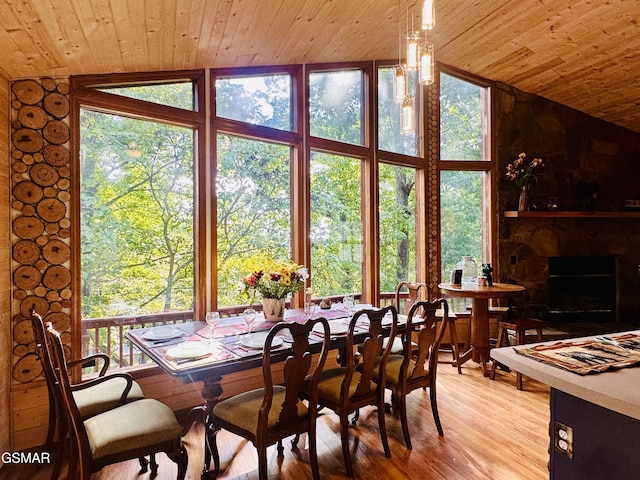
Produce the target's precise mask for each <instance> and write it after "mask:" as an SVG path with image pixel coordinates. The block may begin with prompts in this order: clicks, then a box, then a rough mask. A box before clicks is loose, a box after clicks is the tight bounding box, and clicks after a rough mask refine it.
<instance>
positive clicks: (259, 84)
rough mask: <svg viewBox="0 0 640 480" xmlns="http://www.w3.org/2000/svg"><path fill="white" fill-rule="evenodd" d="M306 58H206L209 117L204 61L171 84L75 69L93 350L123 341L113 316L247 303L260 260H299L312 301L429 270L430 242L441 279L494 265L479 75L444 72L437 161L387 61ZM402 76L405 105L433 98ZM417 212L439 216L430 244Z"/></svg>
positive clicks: (175, 316) (484, 97)
mask: <svg viewBox="0 0 640 480" xmlns="http://www.w3.org/2000/svg"><path fill="white" fill-rule="evenodd" d="M304 71H305V69H304V68H303V66H291V67H273V68H266V67H260V68H255V69H252V68H242V69H220V70H212V71H211V82H209V85H210V86H211V87H210V88H211V92H209V93H210V95H209V97H210V99H211V112H210V113H211V115H210V120H209V123H208V124H207V120H206V119H205V115H206V112H205V109H204V108H197V107H198V106H203V105H204V102H203V99H204V91H203V90H204V72H202V71H200V72H194V73H193V76H192V77H191V79H190V81H185V80H184V79H180V80H175V81H174V82H172V81H171V79H170V78H169V76H170V74H166V76H163V75H160V74H146V75H145V78H148V79H150V81H149V84H148V85H144V84H142V82H141V80H140V79H139V78H135V76H125V75H118V76H114V77H117V78H116V79H115V80H113V81H112V84H113V85H114V86H113V87H111V86H109V81H108V80H109V78H111V77H110V76H107V77H105V78H104V79H103V78H94V79H87V80H85V78H86V77H81V78H79V79H78V81H77V82H78V84H77V85H76V88H75V90H74V91H76V92H77V95H78V100H79V103H80V105H81V115H80V125H79V133H80V137H81V148H80V159H79V163H78V165H77V167H78V170H79V171H80V172H81V174H80V190H81V192H80V197H81V198H80V204H79V205H78V206H79V207H81V212H82V213H81V221H82V225H81V238H80V237H79V238H78V241H79V242H80V243H81V261H82V265H81V285H80V287H81V291H82V299H81V300H82V305H81V308H82V318H83V322H86V323H84V325H85V329H86V330H88V329H89V328H92V329H95V330H94V331H93V332H91V333H90V334H85V337H84V339H85V350H86V351H89V350H92V349H93V348H94V347H95V346H97V345H98V344H99V347H100V349H101V350H103V351H111V352H112V353H114V352H113V348H112V347H114V346H117V345H115V344H114V342H115V343H117V341H116V340H111V338H112V337H111V334H110V333H108V332H106V333H105V332H103V331H102V330H101V329H103V328H104V325H106V324H109V325H110V326H109V327H108V328H111V325H113V326H118V327H119V328H122V318H123V317H126V321H127V322H131V323H132V324H135V323H142V322H145V321H147V320H146V319H148V318H152V319H153V320H151V321H153V322H155V321H158V322H164V321H180V320H185V319H190V318H193V317H194V315H195V316H196V317H198V318H200V317H202V316H203V314H204V312H205V311H207V310H210V309H214V308H215V309H220V310H221V311H222V312H223V313H225V312H232V311H237V310H238V309H241V308H243V307H244V305H246V304H247V303H249V299H248V298H246V297H245V296H243V293H242V291H241V286H240V282H241V279H242V277H244V276H245V275H246V274H247V273H249V272H250V271H252V270H253V269H254V268H255V267H256V266H257V265H258V264H259V263H260V262H261V260H263V259H264V260H268V259H274V260H292V261H295V262H296V263H301V264H304V265H306V266H308V267H310V270H311V286H312V290H313V294H312V296H313V297H315V298H318V297H327V296H341V295H344V294H346V293H350V292H352V293H356V294H360V293H361V294H362V295H363V297H364V301H365V302H371V303H377V302H378V297H379V296H381V297H382V298H383V302H384V298H385V297H384V295H383V294H385V293H387V292H392V291H393V290H394V289H395V286H396V285H397V283H398V282H399V281H402V280H410V281H413V280H418V279H420V280H422V279H424V278H425V277H427V276H433V275H437V273H435V272H438V270H439V269H438V268H433V269H432V270H429V272H428V273H427V270H428V268H427V267H429V268H431V266H432V264H433V266H434V267H435V264H436V263H437V262H438V260H437V255H438V254H440V260H439V261H440V264H441V267H442V268H441V269H440V270H441V271H442V275H443V276H446V275H448V272H449V271H450V270H451V268H453V266H454V265H455V264H456V263H457V262H458V261H459V260H460V258H461V257H462V256H463V255H473V256H474V257H475V258H476V260H477V261H478V263H480V262H481V261H490V247H491V238H490V237H491V225H490V222H489V220H490V219H491V217H490V215H488V213H489V211H490V198H489V194H488V193H487V192H490V191H491V188H490V181H491V170H492V166H493V160H492V158H491V156H490V148H489V145H488V141H487V139H488V124H489V122H488V121H487V119H488V113H489V109H488V98H489V96H488V93H489V90H488V87H487V86H485V85H483V84H482V83H481V82H475V81H469V80H467V79H466V78H462V77H460V76H454V75H451V74H448V73H442V74H441V82H440V86H441V91H440V96H441V111H440V112H436V114H435V116H438V115H439V117H440V118H441V122H442V125H441V129H440V132H439V134H440V136H439V141H440V151H441V159H440V160H439V161H438V163H437V165H433V164H432V163H429V162H430V161H431V158H432V157H429V158H423V157H422V152H423V151H425V148H426V143H427V142H426V140H423V137H424V136H423V134H422V133H421V129H420V128H418V129H417V130H416V132H415V133H409V134H402V132H401V131H400V107H399V105H397V104H395V103H394V102H393V95H392V82H391V80H392V67H390V66H388V65H384V64H380V65H377V64H375V63H374V62H371V63H365V62H362V63H358V64H345V65H344V66H342V67H341V68H340V69H338V68H336V67H335V65H331V66H327V69H323V67H322V66H313V67H312V68H309V69H308V70H307V72H308V73H307V74H306V76H305V75H304V73H303V72H304ZM373 72H375V73H373ZM372 74H375V75H377V82H375V81H373V80H375V79H373V80H372V79H371V78H370V77H371V75H372ZM154 75H155V76H154ZM181 75H184V72H182V74H181ZM165 77H166V78H165ZM91 80H93V81H91ZM82 82H84V83H82ZM127 84H129V85H131V86H127ZM374 84H377V87H378V89H377V92H374V91H373V85H374ZM97 85H99V87H98V86H97ZM83 88H84V90H83ZM89 89H91V90H90V91H89ZM409 89H410V93H411V96H412V97H413V99H414V107H416V106H420V108H424V107H426V102H423V101H422V100H421V96H422V90H421V89H422V87H420V86H419V85H418V84H417V83H416V82H415V79H410V83H409ZM301 92H308V110H307V109H306V108H305V106H304V105H300V104H299V101H301V100H302V99H303V98H304V95H302V94H301ZM140 100H145V102H146V103H145V102H140ZM430 100H431V99H430ZM430 104H431V102H430ZM159 105H160V106H159ZM374 111H375V112H377V115H376V116H373V115H370V114H369V113H367V112H374ZM416 112H417V113H416V120H417V121H416V124H417V125H418V127H420V126H422V125H424V124H425V122H424V120H422V118H421V116H422V114H423V113H424V112H421V110H420V109H418V110H417V111H416ZM432 113H433V112H432ZM369 121H372V122H374V123H375V125H370V124H369ZM305 125H307V126H308V127H309V128H308V129H306V128H305ZM430 125H431V123H430ZM431 131H432V130H430V132H431ZM207 135H209V137H207ZM429 135H431V136H433V134H432V133H429ZM436 135H437V134H436ZM369 136H372V137H373V138H369ZM207 138H208V139H209V140H207ZM205 141H208V142H210V144H211V155H210V158H205V153H204V152H205V148H204V145H205ZM430 141H432V139H430ZM436 141H437V137H436ZM423 143H424V145H423ZM431 151H432V152H433V151H434V150H431ZM434 173H435V174H434ZM418 179H419V180H418ZM438 179H439V181H438ZM418 182H419V183H418ZM438 186H439V188H440V191H439V192H432V190H433V189H434V188H435V189H436V190H437V188H438ZM427 190H428V191H429V198H420V196H422V195H425V192H426V191H427ZM438 193H439V202H440V203H439V208H440V212H439V214H440V218H439V220H440V221H439V222H438V219H434V215H437V214H438V213H437V210H438V200H437V198H436V197H438ZM376 202H377V203H376ZM434 203H435V204H434ZM418 206H420V208H418ZM424 207H427V208H426V209H424ZM421 209H423V210H421ZM425 219H426V221H425ZM427 223H428V226H429V227H432V226H434V225H438V223H439V224H440V226H441V235H440V244H439V247H440V251H439V252H438V251H437V250H436V248H437V247H438V241H437V238H435V237H434V235H435V234H433V233H429V235H427V233H426V232H427V228H428V226H427ZM430 232H433V230H430ZM418 241H420V242H425V243H427V244H428V245H426V246H425V245H418ZM419 247H420V248H419ZM431 252H435V255H436V259H435V260H433V257H434V256H433V255H432V253H431ZM427 262H429V265H427ZM364 272H366V278H364V275H363V273H364ZM300 300H301V299H300V298H297V297H296V298H295V299H294V305H298V306H299V305H300ZM111 317H115V319H114V318H111ZM94 319H95V322H93V323H91V321H92V320H94ZM158 319H159V320H158ZM86 325H94V326H91V327H88V326H86ZM98 330H99V331H98ZM113 337H114V338H115V337H117V336H116V335H113ZM120 337H122V335H121V334H120ZM121 343H122V342H121ZM105 346H108V347H109V348H105ZM125 353H126V352H125ZM134 360H135V359H133V356H132V355H129V360H127V359H123V360H121V362H120V365H126V364H128V363H131V362H133V361H134ZM114 365H116V366H117V362H114Z"/></svg>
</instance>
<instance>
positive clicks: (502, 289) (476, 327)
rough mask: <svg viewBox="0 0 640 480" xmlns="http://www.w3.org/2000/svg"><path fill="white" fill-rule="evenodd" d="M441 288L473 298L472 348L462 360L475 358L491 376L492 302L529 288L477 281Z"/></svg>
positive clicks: (483, 371)
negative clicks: (490, 325) (483, 283)
mask: <svg viewBox="0 0 640 480" xmlns="http://www.w3.org/2000/svg"><path fill="white" fill-rule="evenodd" d="M438 288H439V289H440V291H441V292H442V294H443V295H445V296H449V297H458V298H470V299H471V317H470V322H471V338H470V342H469V349H468V350H467V351H466V352H464V353H463V354H462V355H460V357H459V358H458V362H459V363H460V365H462V364H464V363H466V362H468V361H469V360H473V361H474V362H476V363H479V364H480V367H481V368H482V373H483V375H484V376H485V377H487V376H489V367H488V361H489V301H490V300H492V299H501V298H511V297H514V296H516V295H518V294H520V293H522V292H523V291H525V287H523V286H522V285H516V284H511V283H493V284H492V285H479V284H478V283H476V282H469V283H462V284H450V283H440V284H439V285H438Z"/></svg>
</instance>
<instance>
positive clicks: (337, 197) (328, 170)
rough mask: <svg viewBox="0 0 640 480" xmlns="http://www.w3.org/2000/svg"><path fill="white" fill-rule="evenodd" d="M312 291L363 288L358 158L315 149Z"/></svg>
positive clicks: (321, 293) (328, 292)
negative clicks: (330, 153)
mask: <svg viewBox="0 0 640 480" xmlns="http://www.w3.org/2000/svg"><path fill="white" fill-rule="evenodd" d="M310 170H311V232H310V237H311V272H312V285H313V296H327V295H336V294H344V293H359V292H361V291H362V234H363V232H362V221H361V218H360V215H361V214H360V212H361V207H362V206H361V193H360V160H359V159H355V158H349V157H345V156H341V155H329V154H326V153H320V152H312V153H311V169H310Z"/></svg>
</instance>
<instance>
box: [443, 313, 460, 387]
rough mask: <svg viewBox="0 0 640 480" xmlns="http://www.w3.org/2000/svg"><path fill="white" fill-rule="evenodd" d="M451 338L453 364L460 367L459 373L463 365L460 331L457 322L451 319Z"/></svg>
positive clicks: (449, 322)
mask: <svg viewBox="0 0 640 480" xmlns="http://www.w3.org/2000/svg"><path fill="white" fill-rule="evenodd" d="M447 323H448V324H449V338H450V339H451V356H452V357H453V363H452V365H454V366H456V367H457V368H458V373H459V374H462V366H461V365H460V347H459V346H458V331H457V329H456V322H455V321H453V320H451V319H449V321H448V322H447Z"/></svg>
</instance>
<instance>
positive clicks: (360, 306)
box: [353, 303, 373, 312]
mask: <svg viewBox="0 0 640 480" xmlns="http://www.w3.org/2000/svg"><path fill="white" fill-rule="evenodd" d="M372 308H373V305H371V304H370V303H356V304H355V305H354V306H353V311H354V312H358V311H360V310H371V309H372Z"/></svg>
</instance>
